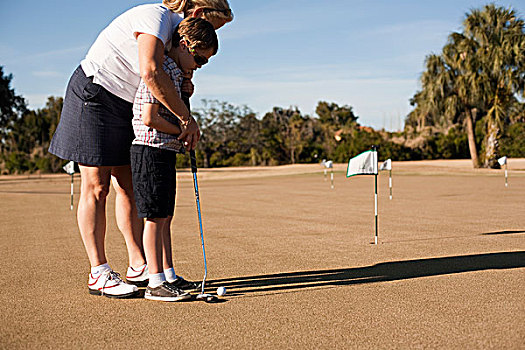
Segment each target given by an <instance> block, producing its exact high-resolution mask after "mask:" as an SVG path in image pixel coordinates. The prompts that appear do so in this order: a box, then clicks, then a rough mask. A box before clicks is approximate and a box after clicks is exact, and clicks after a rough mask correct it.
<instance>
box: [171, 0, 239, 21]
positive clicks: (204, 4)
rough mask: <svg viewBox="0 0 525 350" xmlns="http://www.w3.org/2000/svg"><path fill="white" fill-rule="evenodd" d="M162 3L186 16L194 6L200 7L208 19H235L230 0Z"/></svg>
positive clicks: (184, 0)
mask: <svg viewBox="0 0 525 350" xmlns="http://www.w3.org/2000/svg"><path fill="white" fill-rule="evenodd" d="M162 4H163V5H164V6H166V7H167V8H168V9H170V10H171V11H173V12H177V13H184V16H188V15H189V14H190V13H191V10H193V9H194V8H196V7H200V8H202V9H203V10H204V13H205V16H206V18H208V19H222V20H225V21H226V22H231V21H232V20H233V12H232V10H231V9H230V4H228V0H162Z"/></svg>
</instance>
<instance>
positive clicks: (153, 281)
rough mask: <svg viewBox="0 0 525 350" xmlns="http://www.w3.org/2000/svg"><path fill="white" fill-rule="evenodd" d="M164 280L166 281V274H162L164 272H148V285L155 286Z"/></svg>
mask: <svg viewBox="0 0 525 350" xmlns="http://www.w3.org/2000/svg"><path fill="white" fill-rule="evenodd" d="M164 282H166V276H164V272H161V273H150V274H149V283H148V287H151V288H156V287H158V286H160V285H161V284H162V283H164Z"/></svg>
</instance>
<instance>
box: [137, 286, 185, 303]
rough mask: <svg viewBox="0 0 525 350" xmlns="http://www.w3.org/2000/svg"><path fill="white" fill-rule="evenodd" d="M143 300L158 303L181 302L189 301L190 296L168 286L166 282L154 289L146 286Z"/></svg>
mask: <svg viewBox="0 0 525 350" xmlns="http://www.w3.org/2000/svg"><path fill="white" fill-rule="evenodd" d="M144 298H146V299H149V300H158V301H183V300H189V299H191V295H190V293H187V292H185V291H183V290H181V289H179V288H176V287H173V286H171V285H169V284H168V282H164V283H162V284H161V285H160V286H158V287H155V288H151V287H150V286H148V287H147V288H146V293H145V294H144Z"/></svg>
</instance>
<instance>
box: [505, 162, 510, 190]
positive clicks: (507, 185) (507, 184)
mask: <svg viewBox="0 0 525 350" xmlns="http://www.w3.org/2000/svg"><path fill="white" fill-rule="evenodd" d="M505 187H509V183H508V182H507V162H505Z"/></svg>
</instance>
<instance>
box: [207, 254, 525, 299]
mask: <svg viewBox="0 0 525 350" xmlns="http://www.w3.org/2000/svg"><path fill="white" fill-rule="evenodd" d="M521 267H525V251H517V252H503V253H490V254H476V255H465V256H452V257H444V258H430V259H418V260H404V261H395V262H386V263H379V264H376V265H372V266H365V267H356V268H345V269H334V270H317V271H300V272H287V273H278V274H270V275H257V276H243V277H234V278H225V279H216V280H212V281H210V284H213V286H218V285H221V286H224V287H226V288H227V289H228V294H229V295H230V296H235V295H246V294H250V293H260V292H279V291H291V290H299V289H303V288H312V287H328V286H345V285H352V284H362V283H375V282H385V281H398V280H404V279H411V278H419V277H426V276H439V275H449V274H455V273H462V272H470V271H483V270H492V269H514V268H521Z"/></svg>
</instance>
